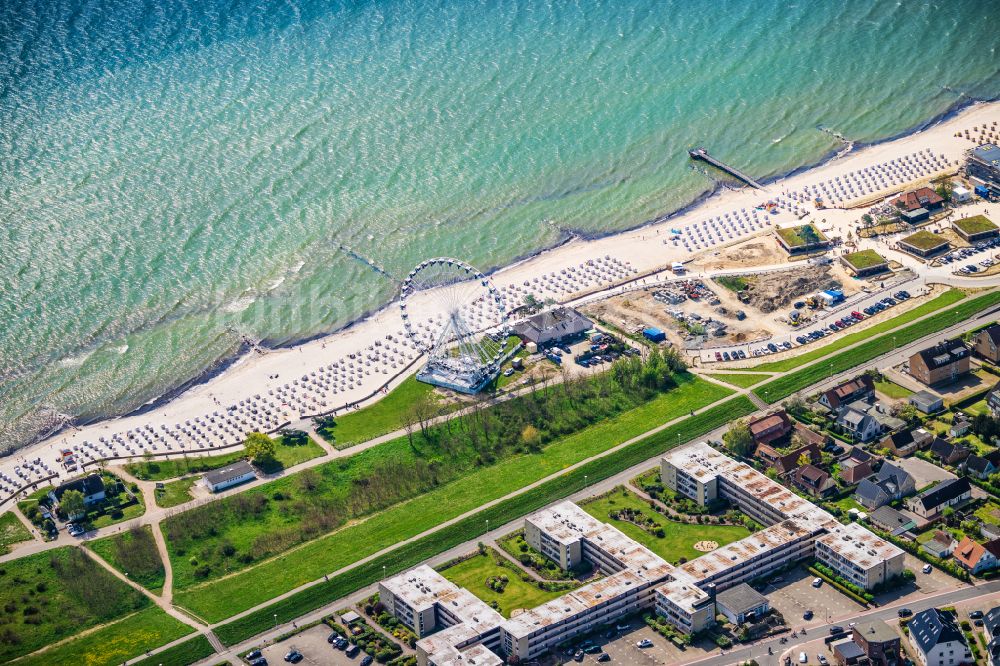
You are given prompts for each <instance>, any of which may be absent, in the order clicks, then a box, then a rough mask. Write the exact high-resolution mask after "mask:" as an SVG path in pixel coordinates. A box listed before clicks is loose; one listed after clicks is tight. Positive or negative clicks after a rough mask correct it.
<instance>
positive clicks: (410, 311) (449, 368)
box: [399, 257, 509, 393]
mask: <svg viewBox="0 0 1000 666" xmlns="http://www.w3.org/2000/svg"><path fill="white" fill-rule="evenodd" d="M399 309H400V314H401V315H402V319H403V327H404V329H405V331H406V334H407V335H408V336H409V337H410V339H411V340H412V341H413V343H414V345H415V346H416V347H417V349H419V350H420V351H421V352H423V353H425V354H427V357H428V361H427V365H426V366H425V368H424V369H423V370H422V371H421V372H420V373H418V375H417V377H418V379H423V380H424V381H428V382H429V383H432V384H437V385H440V386H448V387H450V388H454V389H456V390H459V391H463V392H467V393H471V392H475V391H477V390H479V388H481V387H482V385H483V384H485V383H486V382H487V381H488V380H489V379H491V378H492V377H493V376H495V375H496V373H497V372H498V371H499V369H500V365H501V364H502V363H503V361H504V357H505V354H506V351H507V349H506V344H507V336H508V334H509V326H508V324H507V308H506V305H505V303H504V298H503V296H502V295H501V294H500V292H499V291H498V290H497V288H496V287H495V286H493V283H492V282H490V280H489V278H487V277H486V276H485V275H483V274H482V273H481V272H480V271H478V270H477V269H476V268H474V267H473V266H470V265H469V264H468V263H466V262H464V261H462V260H460V259H453V258H451V257H437V258H434V259H428V260H426V261H422V262H420V264H419V265H418V266H417V267H416V268H414V269H413V270H412V271H410V273H409V274H408V275H407V276H406V279H405V280H404V281H403V284H402V287H401V289H400V297H399Z"/></svg>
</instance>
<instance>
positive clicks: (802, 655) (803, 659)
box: [799, 652, 809, 664]
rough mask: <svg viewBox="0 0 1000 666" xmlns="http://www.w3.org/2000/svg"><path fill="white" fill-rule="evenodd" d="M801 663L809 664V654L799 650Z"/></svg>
mask: <svg viewBox="0 0 1000 666" xmlns="http://www.w3.org/2000/svg"><path fill="white" fill-rule="evenodd" d="M799 663H800V664H808V663H809V655H807V654H806V653H805V652H799Z"/></svg>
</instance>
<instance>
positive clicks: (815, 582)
mask: <svg viewBox="0 0 1000 666" xmlns="http://www.w3.org/2000/svg"><path fill="white" fill-rule="evenodd" d="M822 584H823V579H822V578H813V582H812V586H813V587H819V586H821V585H822Z"/></svg>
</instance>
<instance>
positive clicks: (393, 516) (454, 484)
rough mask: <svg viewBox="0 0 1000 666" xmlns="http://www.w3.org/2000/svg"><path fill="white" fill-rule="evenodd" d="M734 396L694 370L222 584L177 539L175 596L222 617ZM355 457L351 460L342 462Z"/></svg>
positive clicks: (372, 452) (401, 448) (394, 447)
mask: <svg viewBox="0 0 1000 666" xmlns="http://www.w3.org/2000/svg"><path fill="white" fill-rule="evenodd" d="M729 393H731V392H730V391H728V390H727V389H725V388H723V387H721V386H717V385H715V384H710V383H708V382H705V381H702V380H699V379H697V378H695V377H693V376H691V375H686V376H685V379H684V381H683V383H681V384H680V385H679V386H678V387H677V388H675V389H674V390H672V391H669V392H667V393H664V394H661V395H659V396H657V397H656V398H654V399H653V400H651V401H649V402H647V403H646V404H645V405H643V406H641V407H638V408H635V409H632V410H630V411H627V412H625V413H623V414H620V415H619V416H617V417H614V418H611V419H607V420H605V421H603V422H600V423H598V424H596V425H593V426H590V427H588V428H585V429H583V430H581V431H580V432H578V433H576V434H574V435H570V436H567V437H564V438H562V439H560V440H557V441H555V442H553V443H551V444H549V445H548V446H546V447H545V448H544V449H543V450H542V451H541V452H540V453H532V454H520V455H516V456H513V457H511V458H507V459H505V460H502V461H500V462H498V463H497V464H495V465H491V466H486V467H479V468H475V469H472V470H470V471H469V472H468V473H467V474H466V475H464V476H462V477H460V478H457V479H456V480H454V481H451V482H450V483H446V484H444V485H442V486H440V487H438V488H435V489H434V490H432V491H430V492H425V493H423V494H421V495H418V496H417V497H415V498H414V499H411V500H409V501H407V502H403V503H401V504H398V505H396V506H393V507H391V508H389V509H387V510H385V511H383V512H381V513H378V514H376V515H374V516H371V517H369V518H367V519H366V520H364V521H363V522H361V523H360V524H357V525H351V526H349V527H346V528H344V529H340V530H338V531H336V532H334V533H333V534H330V535H328V536H324V537H321V538H319V539H315V540H313V541H311V542H309V543H307V544H306V545H304V546H302V547H300V548H298V549H296V550H294V551H293V552H291V553H287V554H285V555H284V556H282V557H279V558H275V559H271V560H269V561H265V562H263V563H262V564H259V565H257V566H255V567H252V568H250V569H248V570H246V571H244V572H242V573H240V574H238V575H237V576H235V577H232V578H229V579H226V580H223V581H220V582H218V583H214V582H207V583H200V584H199V583H198V582H197V580H196V579H195V577H194V571H193V570H194V569H195V568H196V567H197V563H196V565H195V566H192V565H191V564H190V563H189V561H188V558H190V557H191V554H190V553H185V554H184V555H181V554H179V553H177V552H176V545H175V544H174V543H171V545H170V547H171V558H172V562H173V566H174V589H175V595H174V601H175V603H177V604H179V605H182V606H184V607H186V608H189V609H191V610H192V611H194V612H195V613H196V614H197V615H198V616H199V617H203V618H205V619H207V620H209V621H213V622H217V621H219V620H222V619H224V618H226V617H229V616H230V615H233V614H235V613H238V612H240V611H242V610H245V609H247V608H249V607H251V606H253V605H255V604H258V603H261V602H263V601H266V600H268V599H270V598H271V597H273V596H275V595H277V594H280V593H282V592H285V591H287V590H289V589H292V588H294V587H296V586H298V585H301V584H303V583H305V582H308V581H310V580H315V579H316V578H319V577H321V576H322V575H324V574H326V573H329V572H330V571H334V570H336V569H338V568H341V567H344V566H346V565H348V564H351V563H352V562H355V561H356V560H358V559H360V558H362V557H364V556H365V555H367V554H370V553H373V552H375V551H377V550H380V549H382V548H385V547H388V546H391V545H392V544H394V543H398V542H399V541H400V540H401V539H405V538H408V537H410V536H413V535H415V534H419V533H420V532H422V531H424V530H427V529H430V528H432V527H434V526H435V525H438V524H439V523H441V522H442V521H445V520H448V519H449V518H453V517H454V516H457V515H459V514H461V513H463V512H465V511H469V510H471V509H475V508H476V507H478V506H481V505H482V504H483V502H486V501H488V500H490V499H494V498H497V497H501V496H503V495H505V494H507V493H510V492H513V491H516V490H517V489H519V488H523V487H524V486H525V485H527V484H529V483H531V482H533V481H536V480H538V479H540V478H543V477H545V476H547V475H549V474H553V473H555V472H558V471H559V470H562V469H565V468H566V467H568V466H570V465H572V464H574V463H576V462H579V461H580V460H583V459H585V458H588V457H590V456H593V455H595V454H597V453H600V452H603V451H605V450H607V449H608V448H610V447H612V446H614V445H616V444H620V443H621V442H623V441H625V440H626V439H628V438H630V437H634V436H636V435H640V434H642V433H643V432H646V431H647V430H649V429H650V428H653V427H655V426H656V425H658V424H660V423H663V422H665V421H668V420H671V419H673V418H676V417H678V416H681V415H683V414H686V413H688V412H689V411H691V410H693V409H696V408H698V407H700V406H704V405H707V404H710V403H712V402H715V401H717V400H719V399H721V398H723V397H725V396H726V395H728V394H729ZM408 450H409V445H408V444H407V442H406V440H405V438H404V439H403V440H398V441H397V442H394V443H387V444H383V445H380V446H378V447H375V448H373V449H369V450H368V451H365V452H364V453H361V454H358V456H352V459H356V458H358V457H359V456H364V455H366V454H367V456H378V455H381V456H386V455H388V456H391V457H394V458H396V457H399V456H401V455H406V454H405V452H406V451H408ZM349 460H351V459H345V460H344V461H342V463H347V462H348V461H349ZM338 464H341V463H338ZM282 481H285V480H284V479H282V480H279V481H276V482H274V483H272V484H268V485H267V486H265V487H264V490H263V492H264V493H270V492H272V489H271V488H269V486H271V487H273V486H274V485H275V484H278V483H281V482H282ZM251 527H252V528H253V529H254V530H257V529H259V524H258V523H254V524H253V525H251ZM254 533H255V534H256V531H255V532H254ZM251 538H256V537H255V536H254V537H251ZM234 541H235V539H234Z"/></svg>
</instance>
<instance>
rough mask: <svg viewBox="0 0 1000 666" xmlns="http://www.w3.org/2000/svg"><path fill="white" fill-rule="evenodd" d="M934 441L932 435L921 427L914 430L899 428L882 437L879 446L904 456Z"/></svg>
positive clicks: (901, 456)
mask: <svg viewBox="0 0 1000 666" xmlns="http://www.w3.org/2000/svg"><path fill="white" fill-rule="evenodd" d="M932 441H934V436H933V435H932V434H931V433H929V432H928V431H926V430H924V429H923V428H917V429H915V430H900V431H899V432H894V433H892V434H891V435H887V436H886V437H885V438H883V439H882V442H881V443H880V444H879V446H880V447H881V448H883V449H888V450H889V452H890V453H892V454H893V455H895V456H899V457H900V458H904V457H906V456H908V455H910V454H912V453H914V452H916V450H917V449H922V448H924V447H925V446H927V445H928V444H930V443H931V442H932Z"/></svg>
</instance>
